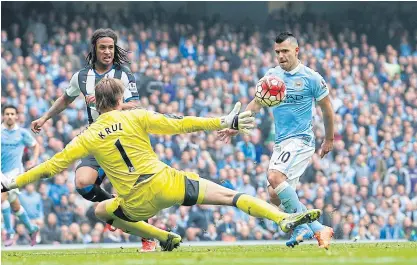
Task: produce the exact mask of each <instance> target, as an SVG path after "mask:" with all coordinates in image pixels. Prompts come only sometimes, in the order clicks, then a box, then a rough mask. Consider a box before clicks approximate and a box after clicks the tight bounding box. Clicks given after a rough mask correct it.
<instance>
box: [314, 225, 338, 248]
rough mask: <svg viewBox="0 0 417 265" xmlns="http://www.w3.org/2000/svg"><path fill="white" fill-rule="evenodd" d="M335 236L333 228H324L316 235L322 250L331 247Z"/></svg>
mask: <svg viewBox="0 0 417 265" xmlns="http://www.w3.org/2000/svg"><path fill="white" fill-rule="evenodd" d="M333 235H334V232H333V228H331V227H328V226H324V228H323V229H322V230H320V231H318V232H316V233H315V234H314V237H315V238H316V239H317V242H318V243H319V247H320V248H325V249H328V248H329V247H330V241H331V240H332V237H333Z"/></svg>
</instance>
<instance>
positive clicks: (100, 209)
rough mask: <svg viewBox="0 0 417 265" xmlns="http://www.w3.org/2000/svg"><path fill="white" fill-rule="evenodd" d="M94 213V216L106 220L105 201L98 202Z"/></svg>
mask: <svg viewBox="0 0 417 265" xmlns="http://www.w3.org/2000/svg"><path fill="white" fill-rule="evenodd" d="M94 213H95V215H96V217H97V218H98V219H100V220H102V221H104V222H107V221H108V219H109V218H108V217H109V216H108V214H107V211H106V204H105V203H99V204H98V205H97V207H96V209H95V210H94Z"/></svg>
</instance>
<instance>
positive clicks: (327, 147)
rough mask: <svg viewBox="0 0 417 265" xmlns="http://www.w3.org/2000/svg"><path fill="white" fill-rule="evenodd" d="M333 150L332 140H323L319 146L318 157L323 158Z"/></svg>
mask: <svg viewBox="0 0 417 265" xmlns="http://www.w3.org/2000/svg"><path fill="white" fill-rule="evenodd" d="M332 150H333V140H327V139H325V140H324V142H323V144H322V145H321V151H320V157H321V158H323V157H324V156H325V155H326V154H327V153H329V152H330V151H332Z"/></svg>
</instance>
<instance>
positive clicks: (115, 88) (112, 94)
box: [95, 78, 125, 112]
mask: <svg viewBox="0 0 417 265" xmlns="http://www.w3.org/2000/svg"><path fill="white" fill-rule="evenodd" d="M124 90H125V87H124V85H123V82H122V81H121V80H120V79H115V78H103V79H101V80H100V82H98V83H97V85H96V87H95V96H96V108H97V110H98V111H99V112H102V111H104V110H108V109H113V108H115V107H117V105H118V104H119V100H120V98H122V97H123V93H124Z"/></svg>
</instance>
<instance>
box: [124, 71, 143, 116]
mask: <svg viewBox="0 0 417 265" xmlns="http://www.w3.org/2000/svg"><path fill="white" fill-rule="evenodd" d="M123 69H124V71H123V73H122V77H121V80H122V82H123V84H124V85H125V91H124V93H123V99H124V100H123V101H124V102H123V103H122V106H121V107H122V109H123V110H126V109H133V108H137V107H139V92H138V89H137V87H136V78H135V76H134V75H133V74H132V73H131V72H130V71H129V70H128V69H127V68H123Z"/></svg>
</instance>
